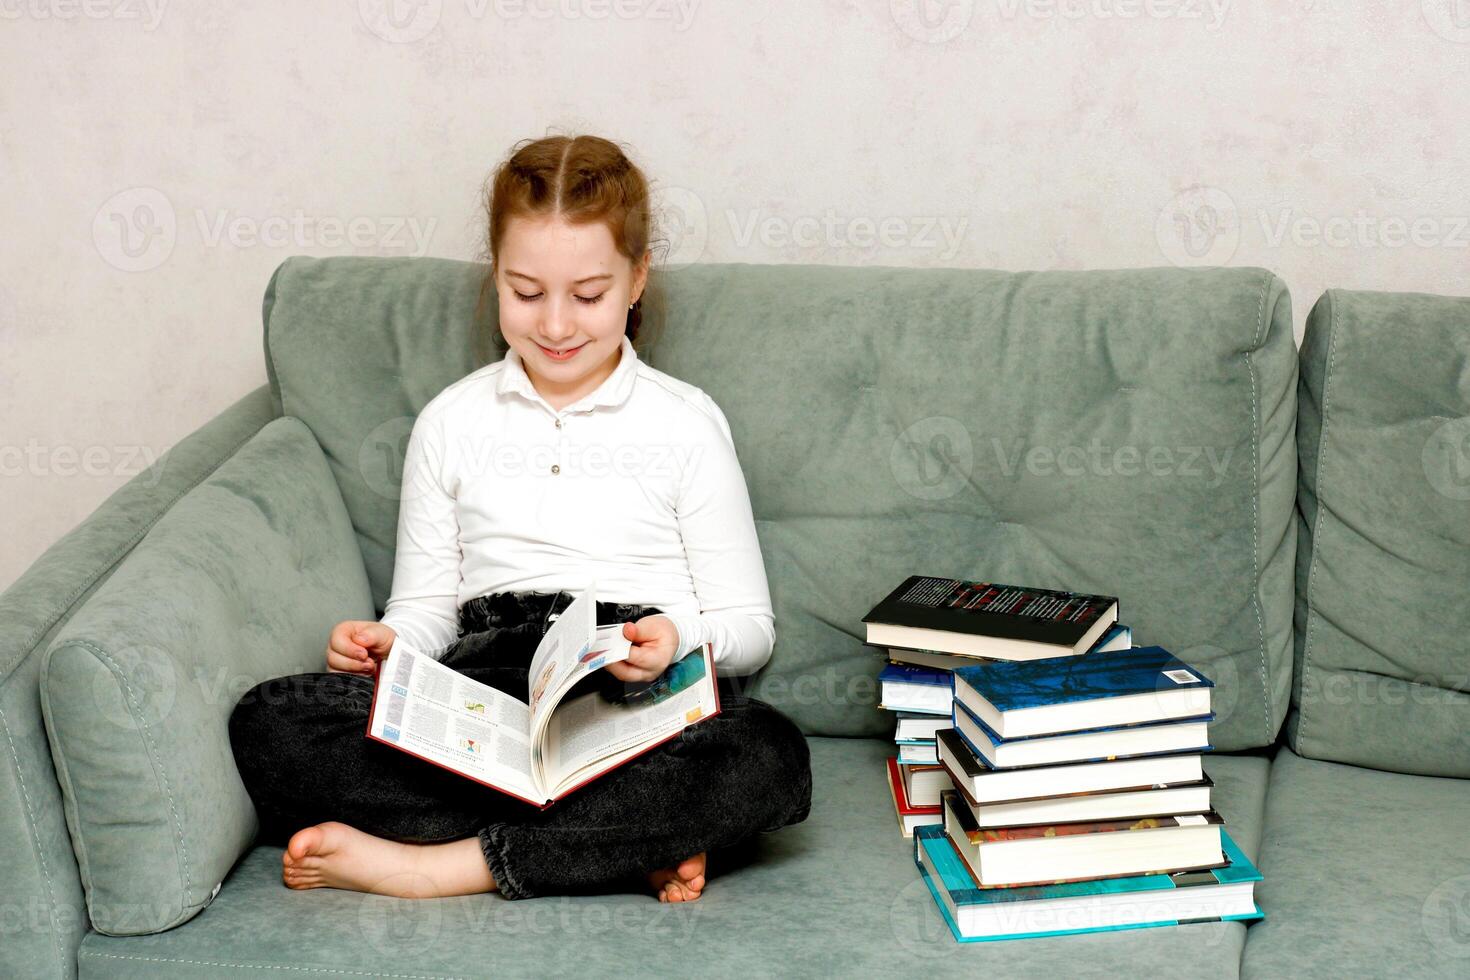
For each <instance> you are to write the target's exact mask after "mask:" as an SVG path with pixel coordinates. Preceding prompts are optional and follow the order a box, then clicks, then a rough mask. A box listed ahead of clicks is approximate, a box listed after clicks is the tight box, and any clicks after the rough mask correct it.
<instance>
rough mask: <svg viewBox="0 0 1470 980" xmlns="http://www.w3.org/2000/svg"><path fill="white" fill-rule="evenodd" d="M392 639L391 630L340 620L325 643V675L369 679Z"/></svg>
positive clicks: (391, 647) (393, 635)
mask: <svg viewBox="0 0 1470 980" xmlns="http://www.w3.org/2000/svg"><path fill="white" fill-rule="evenodd" d="M396 639H398V634H397V633H395V632H393V627H391V626H384V625H383V624H382V623H375V622H373V621H372V620H362V619H348V620H344V621H343V622H340V623H338V624H337V625H336V626H335V627H333V628H332V635H331V638H330V639H328V640H327V672H328V673H330V674H366V675H369V676H371V675H372V674H373V672H374V671H376V670H377V669H378V661H380V660H383V659H385V658H386V657H387V656H388V651H390V650H392V649H393V641H394V640H396Z"/></svg>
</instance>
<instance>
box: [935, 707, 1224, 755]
mask: <svg viewBox="0 0 1470 980" xmlns="http://www.w3.org/2000/svg"><path fill="white" fill-rule="evenodd" d="M952 718H953V721H954V729H953V731H954V733H955V735H957V736H958V737H959V740H960V741H961V742H962V743H963V744H964V746H965V748H966V749H968V750H969V751H970V755H972V756H973V757H974V759H975V761H976V762H977V763H979V764H980V765H981V766H983V767H984V768H985V769H988V770H990V771H992V772H1000V771H1009V770H1014V769H1047V768H1052V767H1055V766H1072V765H1081V764H1083V763H1088V762H1114V761H1116V760H1118V759H1143V758H1147V757H1149V756H1156V755H1189V754H1197V753H1201V752H1213V751H1214V746H1213V745H1209V744H1208V743H1206V744H1204V745H1199V746H1191V747H1189V748H1184V749H1172V748H1155V749H1146V750H1145V749H1140V750H1139V751H1128V752H1115V751H1109V750H1108V748H1107V747H1106V746H1104V747H1103V748H1101V749H1100V750H1098V751H1099V752H1100V754H1098V755H1090V756H1086V757H1084V758H1065V759H1063V758H1057V757H1051V758H1048V759H1047V760H1046V761H1039V760H1036V759H1028V760H1027V761H1025V762H1010V761H1008V762H1006V763H1005V764H998V763H996V762H994V761H992V757H994V756H995V755H996V753H995V750H994V744H995V743H991V742H989V741H988V739H987V737H986V735H985V732H986V729H985V727H984V725H981V724H977V723H976V718H975V716H974V715H973V714H971V713H970V712H969V711H968V710H967V709H966V708H965V706H964V705H962V704H960V702H959V701H955V702H954V714H953V716H952ZM1136 727H1139V728H1148V727H1153V726H1146V725H1140V726H1136ZM1205 727H1208V726H1205ZM936 744H937V739H936ZM1010 744H1021V740H1019V739H1018V740H1016V741H1015V742H1014V743H1010Z"/></svg>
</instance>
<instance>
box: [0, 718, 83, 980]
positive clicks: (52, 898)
mask: <svg viewBox="0 0 1470 980" xmlns="http://www.w3.org/2000/svg"><path fill="white" fill-rule="evenodd" d="M0 728H3V729H4V730H5V742H6V744H8V745H9V746H10V757H11V759H13V760H14V761H15V778H16V779H17V780H18V781H19V782H20V798H21V799H22V800H24V801H25V805H26V817H27V819H28V820H29V822H30V825H31V841H32V843H34V844H35V848H36V858H37V859H38V860H39V861H40V864H41V877H42V879H44V880H45V882H46V898H47V900H48V901H49V902H50V903H51V909H52V912H53V913H55V911H56V910H57V909H58V908H60V906H59V905H58V904H57V902H56V886H55V884H54V883H53V882H52V881H51V870H50V868H49V867H47V865H46V850H45V849H44V848H43V847H41V839H40V838H39V837H38V836H37V835H36V811H35V809H34V808H33V807H32V806H31V792H30V790H28V789H27V788H26V776H25V773H24V772H23V771H22V770H21V765H20V753H19V752H17V751H16V750H15V737H14V736H12V735H11V734H10V723H9V722H8V721H6V720H5V709H4V708H0ZM56 918H57V917H56V916H55V915H54V914H53V915H52V921H53V922H55V921H56ZM49 931H50V933H51V938H53V939H55V940H56V963H57V966H59V967H60V968H61V970H62V972H63V974H64V973H65V972H66V971H67V970H68V969H69V967H70V964H69V963H68V961H67V955H66V951H65V950H64V949H62V948H61V930H60V929H51V930H49Z"/></svg>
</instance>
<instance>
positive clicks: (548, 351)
mask: <svg viewBox="0 0 1470 980" xmlns="http://www.w3.org/2000/svg"><path fill="white" fill-rule="evenodd" d="M536 346H537V347H540V348H541V353H543V354H545V355H546V356H547V357H548V358H549V359H551V360H553V361H570V360H571V359H572V358H573V357H576V356H577V351H579V350H581V349H582V348H583V347H586V346H587V344H586V343H581V344H578V345H577V346H576V347H562V348H555V349H553V348H551V347H547V346H546V345H545V344H541V343H538V344H537V345H536Z"/></svg>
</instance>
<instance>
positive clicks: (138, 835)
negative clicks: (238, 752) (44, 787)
mask: <svg viewBox="0 0 1470 980" xmlns="http://www.w3.org/2000/svg"><path fill="white" fill-rule="evenodd" d="M371 613H372V604H371V598H370V594H369V591H368V586H367V579H366V576H365V574H364V572H363V568H362V561H361V558H360V556H359V554H358V550H357V542H356V540H355V538H354V536H353V534H352V527H351V524H350V522H349V520H348V517H347V511H346V509H345V507H344V506H343V503H342V498H341V495H340V494H339V493H338V491H337V485H336V482H335V481H334V480H333V479H332V476H331V474H330V473H329V471H328V469H327V465H326V460H325V459H324V458H323V456H322V451H321V448H320V447H319V446H318V445H317V442H316V440H315V439H314V438H313V437H312V434H311V432H310V431H309V430H308V429H307V428H306V426H305V425H304V424H302V422H301V421H300V420H299V419H294V418H280V419H277V420H275V421H273V422H271V423H270V424H268V425H266V426H265V427H264V428H263V429H261V431H260V432H259V433H258V434H257V435H256V436H255V437H254V438H252V439H251V440H250V441H249V442H247V443H246V444H245V445H244V446H243V447H241V448H240V449H239V450H238V452H236V453H235V454H234V455H233V456H232V457H231V458H230V459H229V460H227V461H226V462H225V463H223V464H222V465H221V466H220V467H219V468H218V469H217V470H215V471H214V473H212V474H211V475H210V476H209V477H208V478H206V479H205V480H204V481H203V482H202V483H200V484H199V485H198V486H197V487H195V488H194V489H193V490H191V491H190V492H189V493H188V494H187V495H186V496H185V497H184V498H183V499H181V500H179V501H178V502H177V503H176V504H175V505H174V506H173V507H172V508H171V509H170V510H169V511H168V512H167V513H166V514H165V515H164V516H163V517H162V518H161V519H160V520H159V521H158V523H157V524H155V525H154V526H153V528H152V529H151V530H150V531H149V532H148V534H147V536H146V537H144V538H143V540H142V541H141V542H140V543H139V544H138V545H137V547H135V548H134V549H133V550H132V552H131V553H130V554H129V555H128V556H127V558H126V559H125V560H124V561H123V563H122V564H121V565H120V566H119V567H118V569H117V570H116V572H114V573H113V575H112V577H111V578H109V579H108V580H107V581H106V582H105V583H104V584H103V585H102V586H101V587H100V588H99V589H98V590H97V591H96V592H95V593H94V594H93V595H92V596H91V598H90V599H89V600H88V601H87V602H86V604H85V605H84V606H83V607H82V608H81V609H79V610H78V611H77V612H76V614H75V615H73V616H72V618H71V619H70V621H69V622H68V623H67V624H66V626H65V627H64V628H63V629H61V630H60V631H59V632H58V633H57V635H56V637H55V639H54V640H53V642H52V644H51V646H50V647H49V648H48V649H47V651H46V653H45V657H44V660H43V662H42V669H41V677H40V688H41V704H42V712H43V715H44V718H45V723H46V732H47V735H48V736H49V738H50V746H51V754H52V758H53V761H54V763H55V766H56V772H57V780H58V782H59V784H60V786H61V791H62V801H63V806H64V809H65V814H66V822H67V827H68V830H69V833H70V836H71V841H72V847H73V850H74V852H75V855H76V860H77V865H78V867H79V868H80V871H81V880H82V886H83V888H84V890H85V893H86V899H87V908H88V911H89V914H90V917H91V921H92V925H93V927H94V928H95V929H96V930H97V931H99V932H102V933H106V934H108V935H138V934H144V933H152V932H158V931H161V930H164V929H167V928H170V927H172V926H175V925H178V924H180V923H181V922H184V921H186V920H188V919H189V918H191V917H193V916H194V915H196V914H198V912H199V911H200V910H202V909H203V908H204V907H205V906H206V905H208V904H209V902H210V900H211V899H212V898H213V896H214V894H215V893H216V891H217V889H218V886H219V884H220V883H221V881H222V880H223V879H224V877H225V875H226V874H227V873H228V872H229V870H230V868H231V867H233V865H234V864H235V861H236V860H237V859H238V858H239V857H240V855H241V854H242V853H244V851H245V850H246V849H247V848H248V847H249V846H250V844H251V842H252V840H253V838H254V836H255V833H256V830H257V828H258V821H257V818H256V815H255V810H254V807H253V805H252V804H251V801H250V798H249V796H248V795H247V793H246V792H245V788H244V785H243V783H242V782H241V781H240V777H239V773H238V771H237V769H236V767H235V762H234V756H233V753H232V751H231V747H230V741H229V733H228V727H227V724H228V719H229V715H230V712H231V711H232V710H233V708H234V705H235V703H236V702H237V701H238V700H239V697H240V695H241V694H243V693H244V692H245V691H246V690H248V689H249V688H250V687H252V686H254V685H255V684H257V683H259V682H260V681H263V680H266V679H268V678H271V677H276V676H280V675H284V674H292V673H299V672H302V671H305V670H324V669H325V665H324V663H323V657H324V651H325V649H326V642H327V636H328V634H329V633H330V631H331V628H332V626H334V625H335V624H336V623H337V622H339V621H341V620H343V619H361V618H370V617H371Z"/></svg>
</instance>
